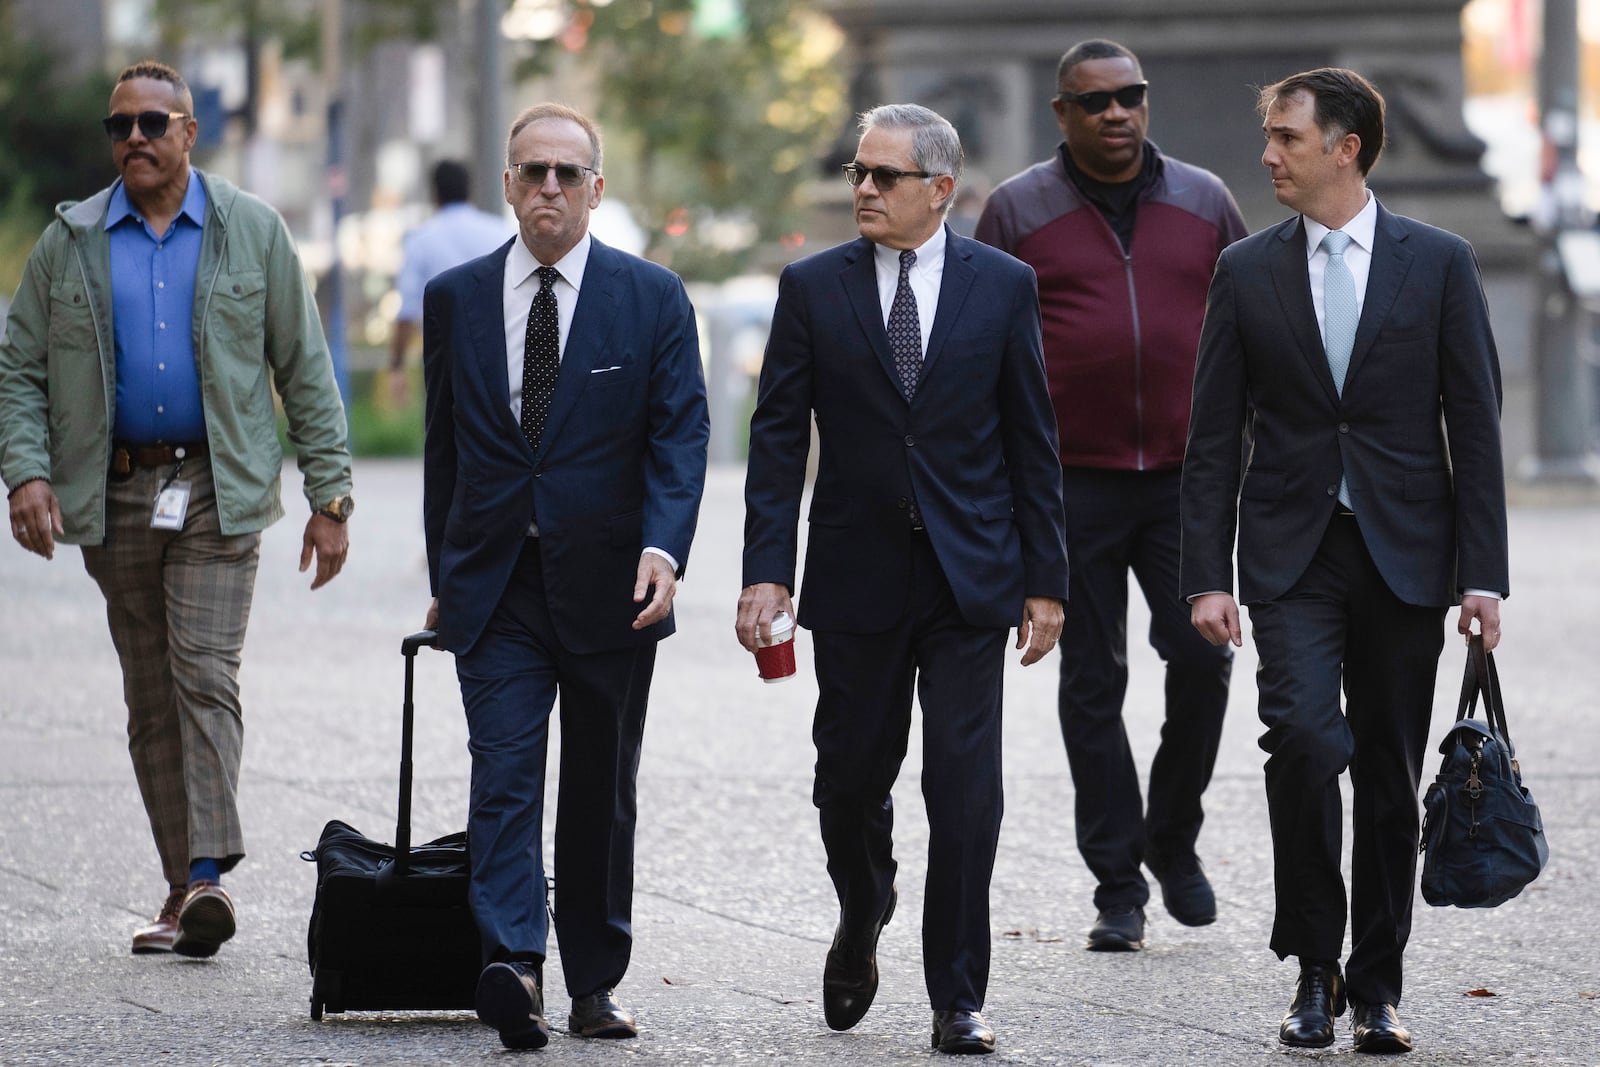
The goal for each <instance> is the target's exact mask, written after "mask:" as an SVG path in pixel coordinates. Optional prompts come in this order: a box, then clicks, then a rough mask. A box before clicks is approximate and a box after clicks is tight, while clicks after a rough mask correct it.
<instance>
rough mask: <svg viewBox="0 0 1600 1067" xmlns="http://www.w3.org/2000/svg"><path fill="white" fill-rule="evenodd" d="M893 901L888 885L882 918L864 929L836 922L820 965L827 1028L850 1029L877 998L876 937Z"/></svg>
mask: <svg viewBox="0 0 1600 1067" xmlns="http://www.w3.org/2000/svg"><path fill="white" fill-rule="evenodd" d="M896 899H897V895H896V893H895V890H894V887H893V886H891V887H890V888H889V905H888V907H886V908H884V909H883V917H882V918H881V919H879V920H878V921H877V922H875V923H873V924H872V925H871V926H870V927H868V928H867V929H865V930H846V929H845V926H844V920H843V919H842V918H841V919H840V920H839V927H838V929H837V930H836V931H834V935H833V947H831V948H830V949H828V958H827V961H826V962H825V963H824V964H823V965H822V1015H823V1018H825V1019H827V1020H828V1027H829V1028H830V1029H833V1030H848V1029H850V1028H851V1027H852V1026H854V1025H855V1024H856V1023H858V1022H860V1021H861V1017H862V1016H864V1015H866V1014H867V1009H868V1008H870V1007H872V998H873V997H875V996H877V995H878V935H879V934H881V933H882V932H883V928H884V927H885V926H888V925H889V920H890V919H891V918H893V917H894V905H895V900H896Z"/></svg>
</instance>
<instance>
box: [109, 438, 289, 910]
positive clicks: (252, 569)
mask: <svg viewBox="0 0 1600 1067" xmlns="http://www.w3.org/2000/svg"><path fill="white" fill-rule="evenodd" d="M171 473H172V468H171V467H162V468H160V469H154V470H149V469H143V470H135V471H134V472H133V474H132V475H131V476H129V477H128V478H126V479H123V480H120V481H119V480H116V479H111V480H109V481H108V483H107V485H106V536H105V541H104V542H103V543H102V544H100V545H98V546H85V547H84V549H83V563H84V567H85V568H86V569H87V570H88V572H89V575H90V577H92V578H93V579H94V580H95V582H96V583H97V584H99V586H100V591H101V593H102V594H104V596H105V599H106V620H107V621H108V622H109V623H110V627H111V641H112V644H114V645H115V646H116V649H117V658H118V659H119V660H120V661H121V664H122V690H123V698H124V700H125V701H126V702H127V705H128V752H129V754H130V755H131V756H132V757H133V771H134V776H135V777H136V778H137V779H138V782H139V792H140V794H141V795H142V796H143V798H144V806H145V812H146V814H147V815H148V816H149V819H150V830H151V832H152V833H153V834H154V835H155V841H156V851H157V852H158V853H159V854H160V857H161V868H162V872H163V874H165V876H166V879H167V883H168V885H171V886H182V885H185V884H187V882H188V880H189V862H190V860H191V859H196V858H214V859H216V860H218V862H219V864H220V866H221V868H222V869H223V870H224V871H226V870H230V869H231V868H232V867H233V866H234V864H236V863H238V862H239V860H240V859H242V858H243V856H244V835H243V832H242V831H241V829H240V826H239V806H238V783H239V760H240V756H241V753H242V750H243V743H244V719H243V713H242V710H241V708H240V705H239V658H240V652H241V650H242V648H243V646H244V633H245V626H246V624H247V623H248V621H249V618H250V599H251V595H252V594H253V592H254V590H255V579H256V564H257V562H258V561H259V559H260V555H261V535H260V534H259V533H249V534H240V535H237V536H233V537H227V536H224V535H223V533H222V527H221V523H220V520H219V518H218V516H217V502H216V493H215V490H214V488H213V483H212V478H211V463H210V460H209V458H208V457H204V456H201V457H197V458H193V459H190V460H188V461H186V462H185V463H184V464H183V469H182V472H181V473H180V474H179V476H178V477H179V478H180V479H181V480H185V481H188V482H189V484H190V498H189V511H188V515H187V517H186V518H185V520H184V524H183V529H182V530H156V529H152V528H151V526H150V517H151V513H152V511H153V509H154V505H155V498H156V493H157V492H158V491H159V489H160V487H161V485H162V483H163V482H165V481H166V479H167V477H168V475H170V474H171Z"/></svg>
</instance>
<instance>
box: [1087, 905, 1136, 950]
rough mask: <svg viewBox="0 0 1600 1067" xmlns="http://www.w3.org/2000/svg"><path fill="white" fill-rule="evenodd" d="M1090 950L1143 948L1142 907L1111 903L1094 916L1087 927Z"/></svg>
mask: <svg viewBox="0 0 1600 1067" xmlns="http://www.w3.org/2000/svg"><path fill="white" fill-rule="evenodd" d="M1086 947H1087V948H1088V949H1089V951H1090V952H1138V951H1139V950H1140V949H1142V948H1144V909H1143V908H1140V907H1136V906H1135V905H1133V904H1113V905H1111V906H1110V907H1109V908H1105V909H1103V910H1102V911H1101V912H1100V914H1098V915H1096V916H1095V917H1094V925H1093V926H1091V927H1089V944H1088V945H1087V946H1086Z"/></svg>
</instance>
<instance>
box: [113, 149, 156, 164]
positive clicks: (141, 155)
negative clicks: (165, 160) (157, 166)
mask: <svg viewBox="0 0 1600 1067" xmlns="http://www.w3.org/2000/svg"><path fill="white" fill-rule="evenodd" d="M136 159H144V160H148V161H150V162H151V163H159V162H160V160H158V159H156V157H155V156H153V155H151V154H150V153H149V152H129V153H128V154H127V155H125V156H123V157H122V165H123V167H127V165H128V164H129V163H132V162H133V161H134V160H136Z"/></svg>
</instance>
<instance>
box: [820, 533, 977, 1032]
mask: <svg viewBox="0 0 1600 1067" xmlns="http://www.w3.org/2000/svg"><path fill="white" fill-rule="evenodd" d="M911 552H912V556H911V595H910V599H909V603H908V604H907V606H906V611H905V615H904V616H903V618H902V619H901V621H900V622H899V623H897V624H896V625H895V627H894V628H893V629H891V630H887V631H885V632H883V633H876V634H845V633H833V632H827V631H819V632H816V633H814V634H813V641H814V645H815V648H816V668H817V685H818V688H819V690H820V692H819V694H818V699H817V714H816V720H815V723H814V725H813V728H812V737H813V739H814V741H815V742H816V746H817V774H816V784H815V787H814V790H813V794H812V799H813V801H814V802H815V804H816V806H817V808H818V811H819V815H820V821H821V827H822V843H823V847H824V848H825V850H826V851H827V854H828V874H829V876H830V877H832V879H833V885H834V889H835V890H836V891H837V892H838V895H839V905H840V910H841V921H842V922H843V923H844V924H845V925H846V926H848V927H851V928H856V929H859V928H862V927H864V926H866V925H868V924H870V923H872V922H874V921H875V920H876V919H877V918H878V917H879V916H881V915H882V914H883V911H884V909H885V907H887V905H888V902H889V891H890V889H891V888H892V887H893V885H894V876H895V869H896V865H895V860H894V842H893V838H892V831H893V829H894V802H893V800H892V799H891V797H890V795H889V794H890V790H891V789H892V788H893V786H894V782H895V778H896V777H898V775H899V773H900V764H901V762H902V761H903V760H904V759H905V755H906V747H907V743H908V741H909V734H910V729H911V696H912V689H913V686H915V688H916V692H917V696H918V698H919V700H920V702H921V705H922V795H923V798H924V800H925V801H926V804H927V809H928V831H929V832H928V877H927V886H926V894H925V898H924V904H923V921H922V954H923V968H924V972H925V975H926V978H927V984H928V995H929V998H930V1000H931V1002H932V1004H933V1007H934V1008H936V1009H964V1010H967V1011H978V1010H981V1009H982V1007H983V1000H984V994H985V991H986V990H987V988H988V984H989V940H990V936H989V880H990V877H991V875H992V874H993V872H994V857H995V848H996V846H997V844H998V842H999V838H1000V815H1001V810H1002V807H1003V798H1002V793H1001V778H1000V696H1001V672H1002V669H1003V668H1004V665H1005V660H1004V655H1005V639H1006V631H1005V630H996V629H992V628H988V627H976V626H969V625H967V623H966V622H965V621H963V619H962V618H961V613H960V611H959V609H958V608H957V607H956V603H955V597H954V595H953V594H952V593H951V591H950V584H949V582H948V581H946V579H945V576H944V571H943V569H942V568H941V567H940V566H939V561H938V559H937V558H936V557H935V556H934V552H933V548H932V546H931V545H930V544H929V543H928V538H927V536H926V535H925V534H915V535H913V537H912V549H911Z"/></svg>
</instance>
